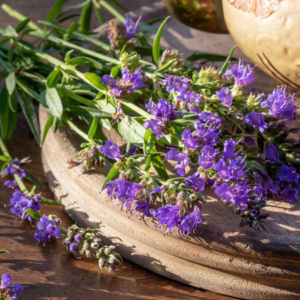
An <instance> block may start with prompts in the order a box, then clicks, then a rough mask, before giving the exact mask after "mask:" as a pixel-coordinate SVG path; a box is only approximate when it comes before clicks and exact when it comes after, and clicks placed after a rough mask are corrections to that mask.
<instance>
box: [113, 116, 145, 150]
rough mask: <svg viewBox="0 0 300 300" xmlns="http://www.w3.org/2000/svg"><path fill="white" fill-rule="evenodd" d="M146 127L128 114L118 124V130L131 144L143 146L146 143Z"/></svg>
mask: <svg viewBox="0 0 300 300" xmlns="http://www.w3.org/2000/svg"><path fill="white" fill-rule="evenodd" d="M145 131H146V130H145V129H144V127H143V126H142V125H141V124H140V123H139V122H137V121H136V120H135V119H133V118H132V117H129V116H126V117H125V118H124V119H122V121H121V122H120V123H119V124H118V132H119V134H120V135H121V136H122V137H124V139H126V140H127V141H128V142H130V143H131V144H133V145H135V146H137V147H139V148H142V147H143V144H144V135H145Z"/></svg>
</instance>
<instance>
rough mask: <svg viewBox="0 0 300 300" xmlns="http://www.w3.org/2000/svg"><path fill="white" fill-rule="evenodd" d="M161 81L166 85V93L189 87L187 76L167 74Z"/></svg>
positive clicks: (180, 90)
mask: <svg viewBox="0 0 300 300" xmlns="http://www.w3.org/2000/svg"><path fill="white" fill-rule="evenodd" d="M162 83H163V84H164V85H165V86H166V91H167V92H168V93H174V92H182V91H185V90H187V89H188V88H189V87H190V85H189V84H188V78H187V77H185V78H183V79H181V78H180V77H177V76H172V75H169V76H167V78H166V79H164V80H163V81H162Z"/></svg>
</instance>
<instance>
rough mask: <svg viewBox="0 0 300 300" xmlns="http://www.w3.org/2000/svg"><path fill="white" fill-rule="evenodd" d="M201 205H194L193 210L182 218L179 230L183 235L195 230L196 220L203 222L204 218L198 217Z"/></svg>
mask: <svg viewBox="0 0 300 300" xmlns="http://www.w3.org/2000/svg"><path fill="white" fill-rule="evenodd" d="M201 210H202V208H201V206H200V204H198V205H195V208H194V211H193V212H192V213H190V214H189V215H187V216H185V217H184V219H183V220H182V221H181V223H180V231H181V233H182V235H183V236H185V235H189V234H191V233H192V232H195V230H196V228H197V225H198V222H199V223H204V220H203V219H202V218H200V214H201Z"/></svg>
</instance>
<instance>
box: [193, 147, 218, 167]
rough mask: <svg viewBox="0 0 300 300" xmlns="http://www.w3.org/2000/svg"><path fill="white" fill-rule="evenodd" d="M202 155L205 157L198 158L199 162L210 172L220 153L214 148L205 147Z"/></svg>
mask: <svg viewBox="0 0 300 300" xmlns="http://www.w3.org/2000/svg"><path fill="white" fill-rule="evenodd" d="M201 153H202V154H203V155H201V156H199V157H198V162H199V164H200V166H201V167H202V168H204V169H205V170H208V169H210V168H211V167H212V165H213V164H214V160H215V157H216V155H217V154H218V153H219V152H218V151H217V150H215V148H214V147H212V146H204V147H203V148H202V150H201Z"/></svg>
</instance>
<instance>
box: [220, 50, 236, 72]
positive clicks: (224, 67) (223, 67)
mask: <svg viewBox="0 0 300 300" xmlns="http://www.w3.org/2000/svg"><path fill="white" fill-rule="evenodd" d="M235 47H236V45H234V46H233V47H232V49H231V51H230V53H229V55H228V56H227V58H226V60H225V62H224V64H223V66H222V68H221V72H222V74H223V73H225V71H226V70H227V68H228V64H229V62H230V60H231V57H232V55H233V52H234V49H235Z"/></svg>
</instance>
